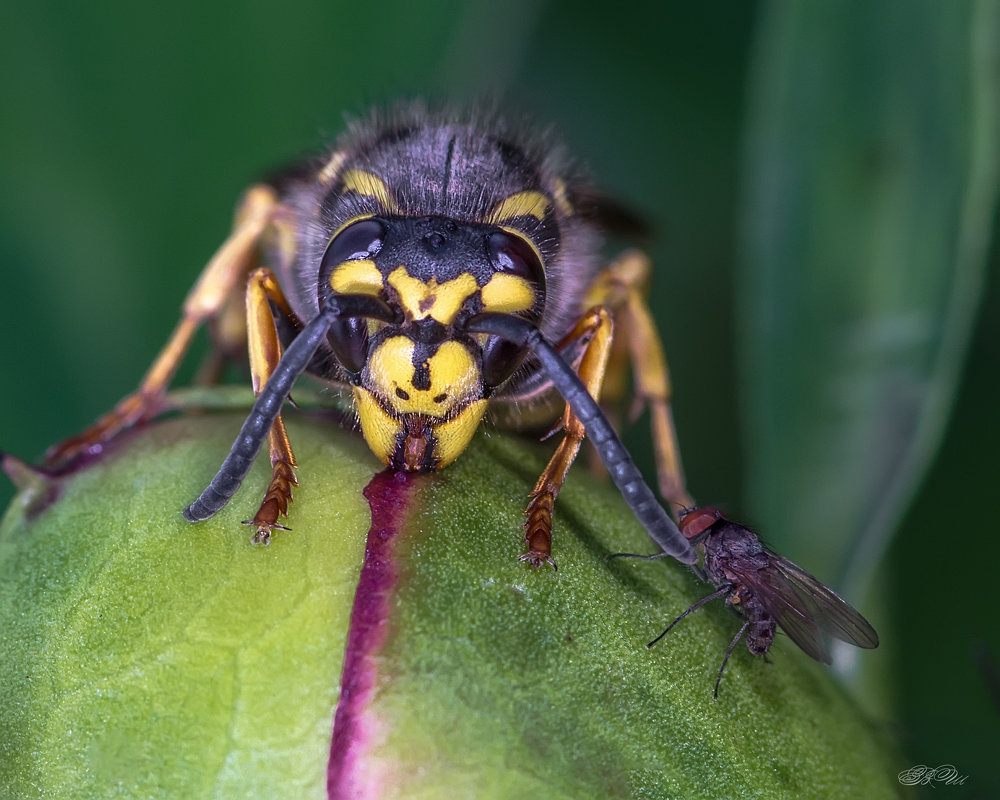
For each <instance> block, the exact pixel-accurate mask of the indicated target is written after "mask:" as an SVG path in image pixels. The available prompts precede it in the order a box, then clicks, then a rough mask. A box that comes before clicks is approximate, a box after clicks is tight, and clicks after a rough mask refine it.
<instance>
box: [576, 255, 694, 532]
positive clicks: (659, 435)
mask: <svg viewBox="0 0 1000 800" xmlns="http://www.w3.org/2000/svg"><path fill="white" fill-rule="evenodd" d="M649 276H650V263H649V258H648V257H647V256H646V255H645V253H642V252H640V251H638V250H629V251H626V252H625V253H623V254H622V255H621V256H619V257H618V258H617V259H616V260H615V261H614V262H612V263H611V264H610V265H609V266H608V267H607V268H606V269H605V270H603V271H602V272H601V273H600V275H598V277H597V280H596V281H595V282H594V284H593V285H592V286H591V288H590V292H589V293H588V296H587V302H588V303H592V304H601V305H604V306H606V307H608V308H610V309H612V310H613V312H614V315H615V324H616V325H617V326H618V335H617V336H616V337H615V342H614V347H613V349H612V354H611V361H610V364H609V366H608V370H607V380H606V382H605V396H606V397H610V398H612V399H614V398H617V397H621V395H622V393H623V391H624V381H625V361H626V357H627V360H628V361H631V363H632V374H633V380H634V382H635V402H634V404H633V407H632V417H633V418H634V417H636V416H638V415H639V414H640V413H641V411H642V409H643V407H644V406H648V407H649V413H650V418H651V425H652V429H653V448H654V453H655V457H656V471H657V476H658V478H659V487H660V494H661V495H662V496H663V498H664V499H665V500H667V501H668V502H669V503H670V504H671V506H672V508H671V511H672V512H673V515H674V517H675V518H676V516H677V512H678V511H679V510H680V509H682V508H691V507H692V506H693V505H694V500H693V499H692V498H691V495H690V494H688V490H687V485H686V481H685V479H684V467H683V464H682V463H681V455H680V446H679V444H678V442H677V431H676V429H675V427H674V420H673V411H672V409H671V405H670V401H671V395H672V387H671V384H670V370H669V367H668V366H667V359H666V355H665V354H664V352H663V346H662V344H661V343H660V336H659V333H657V330H656V325H655V323H654V322H653V317H652V315H651V314H650V313H649V307H648V306H647V305H646V301H645V293H646V287H647V286H648V285H649Z"/></svg>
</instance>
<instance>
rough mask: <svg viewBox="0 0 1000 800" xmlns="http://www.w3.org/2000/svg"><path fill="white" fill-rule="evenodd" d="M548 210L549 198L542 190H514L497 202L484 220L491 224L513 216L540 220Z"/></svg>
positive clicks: (497, 223) (510, 218)
mask: <svg viewBox="0 0 1000 800" xmlns="http://www.w3.org/2000/svg"><path fill="white" fill-rule="evenodd" d="M548 210H549V198H548V197H546V196H545V195H544V194H542V192H538V191H534V190H528V191H524V192H516V193H515V194H512V195H511V196H510V197H508V198H507V199H506V200H501V201H500V202H499V203H497V204H496V206H495V207H494V208H493V210H492V211H490V213H489V215H488V216H487V218H486V221H487V222H490V223H492V224H493V225H500V224H501V223H503V222H507V221H508V220H512V219H514V218H515V217H534V218H535V219H537V220H538V221H539V222H541V221H542V220H543V219H544V218H545V212H547V211H548Z"/></svg>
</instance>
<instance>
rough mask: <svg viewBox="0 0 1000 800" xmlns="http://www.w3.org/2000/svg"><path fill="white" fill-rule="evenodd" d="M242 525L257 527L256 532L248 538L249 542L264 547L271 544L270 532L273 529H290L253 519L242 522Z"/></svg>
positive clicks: (274, 523)
mask: <svg viewBox="0 0 1000 800" xmlns="http://www.w3.org/2000/svg"><path fill="white" fill-rule="evenodd" d="M243 524H244V525H256V526H257V530H256V532H255V533H254V535H253V536H251V537H250V541H251V542H253V543H254V544H259V545H262V546H264V547H267V546H268V545H269V544H271V531H272V530H274V529H275V528H277V529H278V530H281V531H290V530H291V528H288V527H286V526H284V525H279V524H278V523H277V522H258V521H257V520H254V519H245V520H243Z"/></svg>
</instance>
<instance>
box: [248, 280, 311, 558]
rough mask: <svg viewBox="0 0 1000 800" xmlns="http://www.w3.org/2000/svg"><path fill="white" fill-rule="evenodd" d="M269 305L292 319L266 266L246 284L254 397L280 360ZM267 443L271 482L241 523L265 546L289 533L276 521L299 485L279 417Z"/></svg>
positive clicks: (255, 540)
mask: <svg viewBox="0 0 1000 800" xmlns="http://www.w3.org/2000/svg"><path fill="white" fill-rule="evenodd" d="M271 304H274V305H275V306H276V307H277V309H278V311H279V312H281V313H283V314H285V315H286V316H287V317H289V318H292V319H294V315H293V313H292V310H291V307H290V306H289V305H288V301H287V300H286V299H285V296H284V294H283V293H282V291H281V287H279V286H278V281H277V280H276V279H275V277H274V273H272V272H271V270H269V269H267V268H266V267H260V268H258V269H256V270H254V271H253V272H252V273H251V275H250V279H249V281H247V299H246V315H247V316H246V319H247V347H248V349H249V352H250V373H251V376H252V378H253V391H254V394H255V395H259V394H260V392H261V389H262V388H263V387H264V385H265V384H266V383H267V381H268V379H269V378H270V377H271V373H272V372H274V369H275V367H277V366H278V362H279V361H280V360H281V343H280V342H279V340H278V329H277V327H276V326H275V324H274V316H273V314H272V312H271ZM267 441H268V451H269V453H270V456H271V482H270V484H268V487H267V492H265V493H264V499H263V500H262V501H261V504H260V507H259V508H258V509H257V513H256V514H255V515H254V518H253V519H248V520H245V521H244V523H243V524H244V525H251V526H253V527H254V528H255V529H256V530H255V531H254V535H253V537H252V541H253V542H254V544H268V543H269V542H270V541H271V531H272V530H273V529H275V528H278V529H281V530H288V528H286V527H285V526H284V525H279V524H278V520H279V519H280V518H281V517H285V516H288V504H289V503H290V502H291V500H292V487H293V486H298V485H299V482H298V481H297V480H296V478H295V469H296V464H295V456H294V454H293V453H292V445H291V443H290V442H289V441H288V433H287V431H286V430H285V423H284V422H283V421H282V419H281V414H278V416H277V417H275V420H274V423H273V424H272V425H271V430H270V432H269V433H268V440H267Z"/></svg>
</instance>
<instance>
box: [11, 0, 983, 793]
mask: <svg viewBox="0 0 1000 800" xmlns="http://www.w3.org/2000/svg"><path fill="white" fill-rule="evenodd" d="M998 20H1000V15H998V7H997V5H996V3H993V2H981V3H974V2H955V3H951V4H941V3H935V2H930V0H928V1H927V2H920V3H911V2H905V3H904V2H896V3H884V2H883V3H865V2H860V0H855V1H854V2H846V3H811V4H806V3H801V4H800V3H794V2H768V3H759V4H755V3H722V2H708V3H701V4H682V3H651V2H637V3H631V4H628V5H624V6H611V5H609V4H597V3H582V2H568V1H567V0H552V1H551V2H547V3H546V2H530V0H513V2H511V3H508V4H507V5H506V6H505V7H503V9H502V10H501V8H500V6H499V5H496V4H492V3H487V2H465V3H459V2H455V1H454V0H451V1H450V2H441V3H437V4H435V5H433V6H432V5H430V4H421V5H419V6H418V5H417V4H411V3H402V2H383V3H380V4H378V5H377V6H369V7H362V6H361V5H358V4H354V5H351V4H346V3H336V2H321V0H287V1H286V2H285V3H282V4H281V5H280V8H279V6H278V5H277V4H270V3H262V2H242V3H235V2H217V3H213V4H209V5H207V6H206V5H204V4H200V3H193V2H190V1H189V0H183V1H182V2H176V3H172V4H169V5H166V6H162V7H151V6H150V7H147V6H141V5H139V4H133V3H123V2H113V3H107V4H101V6H100V8H99V7H98V6H97V5H96V4H82V3H65V2H59V3H56V2H51V0H41V2H37V3H33V4H30V5H29V4H10V3H8V4H6V7H5V8H4V10H3V11H2V12H0V74H2V75H3V77H2V78H0V108H2V119H3V124H2V125H0V269H2V271H3V275H4V278H5V279H4V287H5V299H6V304H7V313H6V317H7V319H8V323H7V326H6V328H5V330H6V336H5V343H4V346H3V348H2V355H0V359H2V361H0V364H2V368H3V375H4V378H5V391H4V392H3V394H2V397H0V447H2V448H3V449H4V450H6V451H9V452H13V453H16V454H18V455H20V456H22V457H26V458H30V459H37V458H39V457H40V456H41V454H42V452H43V451H44V449H45V448H46V447H47V446H48V445H49V444H51V443H53V442H55V441H57V440H59V439H60V438H62V437H65V436H67V435H70V434H72V433H74V432H77V431H79V430H80V429H81V428H82V427H84V426H85V425H86V424H88V423H89V422H91V421H92V420H93V419H94V418H95V417H96V416H98V415H99V414H100V413H101V412H103V411H106V410H107V409H109V408H110V407H111V406H112V405H113V404H114V402H116V401H117V399H119V398H120V397H121V396H122V395H123V394H125V393H126V392H128V391H130V390H131V389H132V388H133V387H134V386H135V385H136V383H137V381H138V380H139V378H140V377H141V375H142V374H143V372H144V371H145V369H146V367H147V366H148V365H149V363H150V362H151V360H152V358H153V356H154V355H155V353H156V352H157V350H158V348H159V347H160V346H161V345H162V344H163V342H164V341H165V340H166V336H167V334H168V333H169V331H170V330H171V328H172V326H173V325H174V323H175V321H176V319H177V316H178V310H179V307H180V303H181V301H182V299H183V297H184V295H185V293H186V291H187V289H188V288H189V287H190V285H191V284H192V282H193V281H194V279H195V277H196V276H197V274H198V272H199V269H200V267H201V266H202V265H203V264H204V263H205V261H206V260H207V258H208V257H209V256H210V255H211V253H212V252H213V249H214V248H215V247H216V246H217V245H218V244H219V243H220V242H221V240H222V238H223V237H224V235H225V233H226V231H227V229H228V226H229V221H230V215H231V212H232V209H233V204H234V202H235V199H236V198H237V196H238V194H239V192H240V191H241V190H242V189H243V188H244V187H245V186H246V185H247V184H248V183H249V182H250V181H252V180H253V179H254V178H255V177H256V176H257V175H259V174H261V173H263V172H265V171H266V170H267V169H269V168H270V167H272V166H275V165H278V164H281V163H282V162H284V161H286V160H287V159H289V158H292V157H295V156H297V155H299V154H300V153H302V152H305V151H309V150H311V149H312V148H314V147H316V145H317V144H318V143H320V142H322V141H324V140H326V139H328V138H330V137H332V136H333V135H335V134H336V133H337V132H339V130H340V129H341V128H342V125H343V119H344V116H345V114H352V113H354V114H359V113H363V112H364V110H365V109H366V108H367V107H368V106H369V105H371V104H373V103H384V102H387V101H391V100H392V99H393V98H397V97H400V96H413V95H421V96H430V97H434V98H444V99H455V100H458V101H462V100H468V99H471V98H477V97H478V98H481V97H499V98H500V99H501V100H502V101H503V103H504V104H506V105H507V106H509V107H510V108H511V109H513V110H516V111H519V112H520V111H527V112H529V113H530V114H531V115H532V116H534V117H535V118H537V119H538V120H539V122H540V123H541V124H542V125H552V126H553V127H554V128H555V130H557V131H558V133H559V136H560V138H561V139H562V140H563V141H565V143H566V144H567V145H568V147H569V149H570V150H571V151H572V152H573V153H575V154H576V155H577V156H578V157H579V158H580V159H581V160H582V161H583V162H584V163H585V164H586V165H587V166H588V167H589V169H590V172H591V173H592V175H593V176H594V177H595V180H596V182H597V183H598V185H599V186H601V187H603V188H604V189H605V190H607V192H609V193H610V194H612V195H613V196H615V197H616V198H619V199H620V200H621V201H622V202H624V203H626V204H627V205H628V206H630V207H631V208H633V209H635V210H636V211H638V212H640V213H641V214H642V215H643V216H644V217H645V218H646V219H648V221H649V222H650V224H651V226H652V228H653V230H654V231H655V233H654V236H653V238H652V239H651V240H650V241H648V242H644V243H643V244H644V246H646V247H647V248H648V249H649V250H650V251H651V252H652V254H653V256H654V259H655V262H656V282H655V286H654V288H653V296H652V300H651V302H652V305H653V308H654V312H655V314H656V317H657V320H658V322H659V325H660V328H661V333H662V335H663V338H664V341H665V342H666V346H667V350H668V356H669V358H670V361H671V366H672V369H673V373H674V382H675V389H676V395H677V396H676V404H675V413H676V418H677V422H678V426H679V430H680V437H681V444H682V447H683V449H684V455H685V459H686V463H687V469H688V477H689V482H690V485H691V487H692V490H693V492H694V494H695V496H696V497H698V498H699V500H700V501H701V502H705V503H713V504H718V505H721V506H723V507H724V508H726V509H728V510H730V511H731V512H732V514H733V515H734V516H738V517H740V518H743V519H746V520H747V521H749V522H752V523H753V524H754V525H756V526H758V527H759V528H760V530H761V531H762V532H763V535H764V537H765V538H766V539H767V540H768V541H769V542H770V543H771V544H772V545H774V546H775V548H776V549H779V550H780V551H781V552H783V553H785V554H786V555H788V556H789V557H791V558H792V559H794V560H796V561H798V562H800V563H801V564H803V566H805V567H806V568H807V569H809V570H810V571H811V572H814V573H815V574H817V575H818V576H819V577H821V578H822V579H824V580H826V581H827V582H829V583H831V584H832V585H834V586H835V587H837V588H838V589H840V590H842V591H843V592H844V594H845V595H846V596H847V597H848V599H849V600H851V602H853V603H854V604H855V605H857V606H858V607H859V608H861V609H863V610H864V611H865V613H866V615H867V616H869V618H870V619H871V620H872V622H873V623H874V624H875V626H876V627H877V628H878V629H879V631H880V633H881V635H882V646H881V647H880V648H879V650H877V651H875V652H874V653H864V654H862V655H861V657H860V659H858V661H857V663H856V665H855V666H856V667H857V668H856V669H853V670H852V663H851V662H850V661H849V660H846V661H844V662H841V663H839V664H838V667H839V668H840V669H841V670H842V671H843V672H844V673H845V675H848V676H849V677H850V680H851V685H852V687H853V689H854V690H855V691H856V693H857V696H858V698H859V703H860V704H862V706H863V707H865V708H867V709H869V710H870V714H871V716H872V717H873V718H874V719H875V720H876V721H877V723H878V724H880V725H883V726H885V727H886V729H887V730H889V731H890V732H891V733H892V735H894V736H896V737H897V739H898V741H899V742H900V747H901V750H902V754H901V756H900V765H899V768H900V770H903V769H906V768H907V767H910V766H912V765H914V764H918V763H924V764H929V765H937V764H941V763H946V762H950V763H952V764H954V765H955V766H956V767H957V769H958V770H959V772H960V773H962V774H967V775H968V776H969V778H968V780H967V781H966V784H965V785H964V786H962V787H948V788H947V792H948V793H949V796H954V797H987V796H991V795H994V796H995V795H996V794H1000V781H998V778H997V777H996V776H995V775H994V774H993V773H992V770H993V768H994V766H995V765H994V763H993V761H994V760H995V754H996V742H997V741H1000V635H998V630H1000V627H998V625H997V624H996V621H995V619H994V615H993V613H992V603H991V600H992V599H993V598H992V595H993V593H992V591H991V590H992V583H993V577H994V569H995V565H996V564H997V563H1000V546H998V544H997V535H996V534H997V530H996V527H997V526H996V523H995V522H993V519H994V518H993V515H992V513H991V510H990V507H989V505H988V504H987V503H986V500H987V499H988V498H989V497H990V496H991V494H992V491H995V483H996V481H997V480H998V479H1000V469H998V468H997V466H996V464H997V461H998V459H997V453H998V452H1000V433H998V428H997V426H996V425H995V424H993V423H990V422H989V420H990V419H991V418H992V416H993V414H994V413H995V412H996V409H997V398H998V375H997V366H998V364H1000V294H998V291H997V285H996V281H995V280H992V279H993V278H995V276H996V275H997V257H996V247H995V243H994V241H993V232H994V226H995V222H996V212H995V208H996V186H997V161H998V147H1000V145H998V142H1000V135H998V132H1000V122H998V120H1000V77H998V73H1000V56H998V48H1000V46H998V42H1000V22H998ZM622 244H624V243H622ZM616 245H617V243H614V244H613V245H612V247H611V248H609V252H611V250H612V249H613V246H616ZM186 374H190V369H189V370H188V371H187V373H186ZM647 439H648V436H647V435H645V432H644V430H643V426H642V424H641V423H640V424H639V425H637V426H636V427H635V428H634V429H633V430H632V431H631V433H630V436H629V442H630V443H631V445H632V447H633V448H634V449H635V450H636V453H637V456H638V458H639V460H640V461H641V462H642V463H643V465H644V467H645V468H646V471H647V474H652V469H651V461H650V456H649V453H648V452H647V451H646V449H645V443H646V441H647ZM11 495H12V490H11V489H10V488H9V487H6V486H5V487H4V488H3V490H2V492H0V500H3V501H4V502H6V501H7V499H8V498H9V497H10V496H11ZM970 562H971V563H972V564H974V563H975V562H979V563H981V564H982V565H983V568H980V569H973V568H970V566H969V565H970ZM676 611H677V609H664V620H666V619H668V618H670V617H671V616H672V615H673V614H675V613H676ZM657 624H658V623H656V622H653V623H651V632H654V631H655V629H656V627H657ZM720 655H721V654H720ZM859 670H860V671H859Z"/></svg>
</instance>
